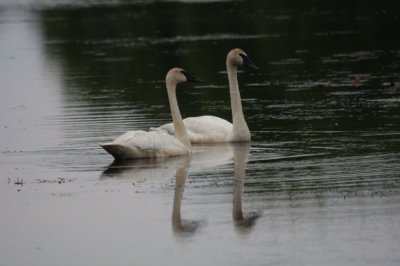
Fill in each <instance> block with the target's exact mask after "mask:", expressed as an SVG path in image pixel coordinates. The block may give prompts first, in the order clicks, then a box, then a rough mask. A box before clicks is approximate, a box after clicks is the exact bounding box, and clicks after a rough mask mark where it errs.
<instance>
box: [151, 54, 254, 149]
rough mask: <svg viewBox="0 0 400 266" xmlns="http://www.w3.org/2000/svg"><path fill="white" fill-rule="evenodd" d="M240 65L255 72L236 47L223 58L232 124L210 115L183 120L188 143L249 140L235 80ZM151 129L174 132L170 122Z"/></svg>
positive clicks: (249, 61)
mask: <svg viewBox="0 0 400 266" xmlns="http://www.w3.org/2000/svg"><path fill="white" fill-rule="evenodd" d="M240 65H246V66H249V67H251V68H253V69H258V68H257V66H255V65H254V64H253V62H252V61H251V60H250V59H249V57H248V56H247V54H246V52H244V51H243V50H242V49H239V48H236V49H232V50H231V51H229V53H228V55H227V57H226V70H227V73H228V81H229V92H230V98H231V108H232V123H230V122H228V121H226V120H225V119H222V118H219V117H216V116H210V115H204V116H198V117H188V118H185V119H184V120H183V122H184V124H185V127H186V130H187V133H188V135H189V139H190V141H191V142H192V143H213V142H237V141H250V140H251V135H250V130H249V128H248V126H247V124H246V120H245V118H244V115H243V110H242V102H241V98H240V92H239V84H238V80H237V67H238V66H240ZM151 129H152V130H156V131H166V132H168V133H169V134H174V132H175V129H174V125H173V124H172V123H168V124H165V125H162V126H160V127H158V128H151Z"/></svg>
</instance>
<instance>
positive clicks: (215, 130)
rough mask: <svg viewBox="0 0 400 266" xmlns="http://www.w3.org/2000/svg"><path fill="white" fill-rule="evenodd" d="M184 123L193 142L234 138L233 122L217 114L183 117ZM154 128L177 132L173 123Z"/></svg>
mask: <svg viewBox="0 0 400 266" xmlns="http://www.w3.org/2000/svg"><path fill="white" fill-rule="evenodd" d="M183 123H184V124H185V128H187V133H188V135H189V139H190V142H192V143H212V142H230V141H232V139H233V130H232V127H233V126H232V123H230V122H228V121H226V120H225V119H222V118H219V117H216V116H211V115H203V116H198V117H188V118H185V119H183ZM153 130H156V132H166V133H168V134H171V135H173V134H174V133H175V128H174V124H173V123H168V124H165V125H162V126H161V127H159V128H156V129H153Z"/></svg>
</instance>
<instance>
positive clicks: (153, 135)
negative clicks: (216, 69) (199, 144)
mask: <svg viewBox="0 0 400 266" xmlns="http://www.w3.org/2000/svg"><path fill="white" fill-rule="evenodd" d="M165 82H166V87H167V93H168V99H169V104H170V108H171V115H172V121H173V123H174V124H173V125H174V127H175V136H171V135H169V134H167V133H165V132H163V131H148V132H147V131H143V130H135V131H128V132H126V133H124V134H123V135H121V136H119V137H118V138H116V139H115V140H114V141H113V142H111V143H106V144H100V145H101V147H103V149H104V150H106V151H107V152H109V153H110V154H111V155H112V156H113V157H114V158H115V159H116V160H122V159H135V158H158V157H168V156H177V155H186V154H189V153H190V152H191V145H190V140H189V137H188V134H187V132H186V129H185V126H184V124H183V121H182V116H181V113H180V111H179V106H178V101H177V99H176V87H177V85H178V84H179V83H182V82H200V80H199V79H198V78H196V77H194V76H192V75H191V74H189V73H188V72H187V71H185V70H183V69H180V68H172V69H171V70H170V71H168V73H167V75H166V78H165Z"/></svg>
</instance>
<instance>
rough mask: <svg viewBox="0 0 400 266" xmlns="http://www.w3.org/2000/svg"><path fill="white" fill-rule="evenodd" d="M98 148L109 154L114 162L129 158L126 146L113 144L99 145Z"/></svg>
mask: <svg viewBox="0 0 400 266" xmlns="http://www.w3.org/2000/svg"><path fill="white" fill-rule="evenodd" d="M100 146H101V147H102V148H103V149H104V150H105V151H107V152H108V153H109V154H111V155H112V156H113V157H114V159H115V160H123V159H127V158H129V154H130V151H129V150H128V149H127V147H126V146H123V145H121V144H115V143H101V144H100Z"/></svg>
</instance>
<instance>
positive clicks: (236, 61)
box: [226, 48, 258, 70]
mask: <svg viewBox="0 0 400 266" xmlns="http://www.w3.org/2000/svg"><path fill="white" fill-rule="evenodd" d="M226 61H227V62H228V63H229V64H232V65H234V66H241V65H245V66H248V67H250V68H252V69H256V70H258V67H257V66H256V65H255V64H254V63H253V62H252V61H251V60H250V58H249V57H248V56H247V54H246V52H245V51H243V50H242V49H240V48H235V49H232V50H230V51H229V53H228V55H227V57H226Z"/></svg>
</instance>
